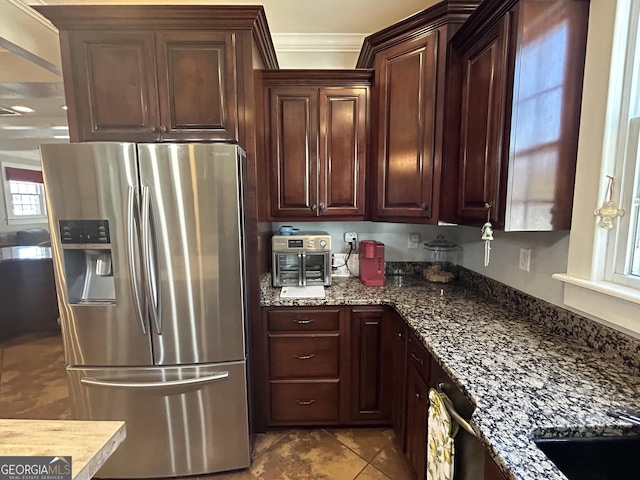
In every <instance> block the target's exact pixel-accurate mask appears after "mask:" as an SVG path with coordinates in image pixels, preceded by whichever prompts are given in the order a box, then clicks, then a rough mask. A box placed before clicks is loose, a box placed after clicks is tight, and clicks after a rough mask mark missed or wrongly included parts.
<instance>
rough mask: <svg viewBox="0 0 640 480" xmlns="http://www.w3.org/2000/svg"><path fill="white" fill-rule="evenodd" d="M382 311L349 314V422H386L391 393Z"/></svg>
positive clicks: (354, 311) (365, 310) (357, 310)
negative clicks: (388, 381)
mask: <svg viewBox="0 0 640 480" xmlns="http://www.w3.org/2000/svg"><path fill="white" fill-rule="evenodd" d="M386 315H387V314H386V311H385V309H353V310H352V314H351V323H350V326H351V419H352V420H369V421H371V420H385V419H387V420H388V419H389V416H390V412H389V410H390V408H389V407H390V400H391V397H390V395H391V389H390V388H388V386H387V384H386V382H387V378H386V376H387V375H385V373H386V371H385V370H386V368H387V365H388V361H387V354H386V352H387V351H388V349H387V347H388V346H387V345H386V343H387V342H385V341H384V340H385V333H386V328H387V327H386V324H387V320H388V319H387V318H385V317H386Z"/></svg>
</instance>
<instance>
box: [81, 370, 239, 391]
mask: <svg viewBox="0 0 640 480" xmlns="http://www.w3.org/2000/svg"><path fill="white" fill-rule="evenodd" d="M228 377H229V372H218V373H214V374H213V375H207V376H206V377H194V378H187V379H185V380H170V381H167V382H127V381H119V380H101V379H99V378H94V377H83V378H81V379H80V383H81V384H83V385H86V386H88V387H111V388H135V389H138V390H145V389H146V390H148V389H156V388H170V387H185V386H194V385H202V384H205V383H209V382H214V381H216V380H222V379H225V378H228Z"/></svg>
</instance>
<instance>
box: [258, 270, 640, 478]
mask: <svg viewBox="0 0 640 480" xmlns="http://www.w3.org/2000/svg"><path fill="white" fill-rule="evenodd" d="M401 278H402V279H401V280H400V281H395V279H393V278H389V279H388V285H387V286H385V287H365V286H363V285H362V284H360V282H359V280H358V279H357V278H353V277H352V278H336V277H334V279H333V280H332V285H331V286H330V287H327V288H326V289H325V292H326V297H325V298H324V299H318V298H316V299H282V298H280V296H279V295H280V289H279V288H272V287H271V285H270V280H271V278H270V276H269V275H266V276H265V277H264V278H263V279H262V282H261V303H262V305H263V306H317V305H381V304H382V305H391V306H393V307H395V309H396V310H397V311H398V313H400V315H401V316H402V317H403V318H404V320H405V321H406V322H407V324H408V325H409V327H410V328H412V329H413V330H414V331H415V332H416V333H417V335H418V337H419V338H420V339H421V340H422V342H423V343H424V345H425V346H426V347H427V349H428V350H429V351H430V352H431V354H432V355H433V357H434V359H435V360H436V361H438V363H439V364H440V365H441V366H442V367H443V369H444V370H445V371H446V372H447V373H448V374H449V375H451V377H452V378H453V379H454V381H456V382H457V383H458V384H459V386H460V387H461V388H462V389H463V391H464V392H465V394H466V395H467V396H468V397H469V398H470V399H471V400H472V401H473V402H474V403H475V404H476V409H475V412H474V414H473V416H472V418H471V421H470V423H471V425H472V426H473V428H474V430H475V431H476V433H477V434H478V436H479V437H480V439H481V440H482V441H483V442H484V444H485V445H486V446H487V448H488V449H489V451H490V453H491V455H492V456H493V458H494V459H495V461H496V463H498V465H500V466H501V468H502V469H503V471H504V472H505V474H507V475H508V476H509V477H510V478H512V479H521V480H561V479H562V480H564V479H565V478H566V477H565V476H564V475H563V474H562V473H561V472H560V471H559V470H558V469H557V467H556V466H555V465H554V464H553V463H552V462H551V461H550V460H549V459H548V458H547V457H546V456H545V455H544V454H543V453H542V452H541V451H540V450H539V449H538V448H537V447H536V445H535V444H534V443H533V441H532V438H533V437H534V436H547V437H549V436H594V435H600V434H619V433H629V432H631V433H640V429H637V428H636V429H635V430H634V428H633V427H631V426H630V424H628V423H625V422H622V421H619V420H616V419H613V418H611V417H609V416H607V415H606V411H607V410H610V409H617V408H620V409H624V408H631V409H636V410H640V398H639V396H638V392H640V375H638V371H637V370H636V369H634V368H632V367H630V366H628V365H625V364H623V363H621V362H619V361H613V360H612V359H611V356H610V355H608V354H607V353H606V352H600V351H598V350H594V349H593V348H591V347H589V346H587V345H585V344H584V343H583V342H581V341H579V340H577V339H574V338H571V337H570V336H561V335H559V334H558V333H557V332H556V331H554V329H553V328H549V326H548V325H545V324H544V323H541V322H540V321H538V320H537V319H536V318H534V317H535V316H534V315H530V316H529V315H526V314H525V313H523V312H522V311H519V310H517V309H515V308H509V307H505V306H504V305H501V304H500V303H499V302H497V301H496V299H493V298H490V297H488V296H486V295H483V294H481V293H479V292H478V291H475V290H473V289H470V288H467V287H465V285H462V284H460V283H456V282H454V283H450V284H442V285H440V284H432V283H428V282H426V281H425V280H423V279H421V278H420V277H418V276H407V277H401ZM400 282H401V283H402V284H401V285H397V283H400ZM593 328H594V329H595V328H597V327H596V326H595V324H594V327H593ZM612 343H613V342H612Z"/></svg>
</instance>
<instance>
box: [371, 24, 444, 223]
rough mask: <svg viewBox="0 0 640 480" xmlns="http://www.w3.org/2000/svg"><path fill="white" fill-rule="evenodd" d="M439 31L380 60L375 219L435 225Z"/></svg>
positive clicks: (406, 43) (395, 48)
mask: <svg viewBox="0 0 640 480" xmlns="http://www.w3.org/2000/svg"><path fill="white" fill-rule="evenodd" d="M439 34H440V32H439V31H438V30H435V31H433V32H429V33H428V34H427V35H425V36H424V37H422V38H420V39H417V40H412V41H409V42H403V43H402V44H400V45H396V46H394V47H391V48H389V49H388V50H385V51H384V52H383V53H380V54H378V55H377V57H376V62H375V69H376V82H375V84H376V88H377V90H378V102H379V103H378V109H377V115H378V116H377V129H376V131H377V150H376V158H375V160H376V161H375V163H376V170H375V171H376V185H377V188H376V203H375V207H376V212H375V215H376V217H380V218H384V217H421V218H423V219H425V220H429V219H433V221H435V219H436V217H435V216H434V207H435V205H434V199H437V194H438V189H439V183H440V182H439V175H440V164H439V162H438V163H437V162H436V152H435V126H436V101H437V98H436V96H437V93H438V91H437V88H436V78H437V67H438V65H437V58H438V55H437V51H438V43H439V41H440V40H439Z"/></svg>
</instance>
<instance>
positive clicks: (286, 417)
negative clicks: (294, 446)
mask: <svg viewBox="0 0 640 480" xmlns="http://www.w3.org/2000/svg"><path fill="white" fill-rule="evenodd" d="M395 315H396V314H395V312H394V311H393V310H392V309H390V308H388V307H348V306H340V307H277V308H276V307H272V308H265V309H264V317H263V320H264V328H263V334H264V341H263V351H264V352H265V353H264V357H263V360H264V363H265V364H266V369H265V373H266V377H267V378H266V380H265V381H263V383H262V385H263V387H262V388H264V390H265V394H266V397H267V398H266V402H265V405H264V414H265V417H266V418H267V424H268V425H269V426H285V425H287V426H289V425H298V426H302V425H363V426H364V425H368V426H371V425H389V424H390V423H391V411H392V404H393V401H394V399H393V395H394V392H395V389H396V387H399V386H400V385H399V384H398V383H397V381H396V380H395V378H394V376H395V374H396V370H395V367H393V368H392V365H395V363H394V362H395V360H394V355H399V353H398V352H394V344H393V343H392V342H391V341H389V337H390V336H391V335H392V324H393V323H392V320H394V319H395V318H394V316H395ZM397 318H398V320H399V321H402V320H401V319H400V318H399V317H397ZM402 323H404V322H402ZM405 328H406V326H405ZM397 362H398V368H400V366H401V365H403V363H402V360H401V359H397ZM400 378H402V379H404V377H403V375H400ZM403 381H404V380H403ZM403 388H404V387H403ZM403 406H404V405H403ZM403 406H402V407H403Z"/></svg>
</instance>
